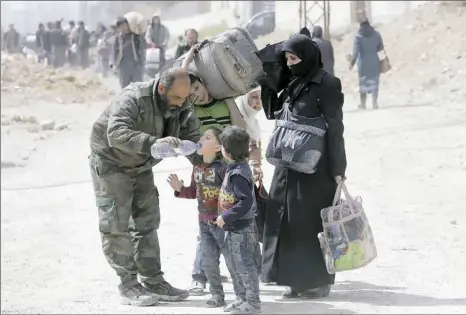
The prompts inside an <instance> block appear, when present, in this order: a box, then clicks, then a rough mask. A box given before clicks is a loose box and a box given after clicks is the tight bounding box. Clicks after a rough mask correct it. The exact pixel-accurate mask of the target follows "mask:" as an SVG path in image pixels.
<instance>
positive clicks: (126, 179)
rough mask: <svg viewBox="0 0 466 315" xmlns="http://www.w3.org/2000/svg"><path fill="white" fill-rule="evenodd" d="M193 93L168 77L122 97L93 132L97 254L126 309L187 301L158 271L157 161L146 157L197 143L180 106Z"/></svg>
mask: <svg viewBox="0 0 466 315" xmlns="http://www.w3.org/2000/svg"><path fill="white" fill-rule="evenodd" d="M190 87H191V84H190V81H189V76H188V73H187V72H186V70H184V69H180V68H171V69H168V70H167V71H165V72H164V73H163V74H162V75H161V77H160V79H159V80H152V81H149V82H138V83H133V84H131V85H129V86H128V87H127V88H125V89H123V90H122V91H121V92H120V94H119V95H118V96H117V97H116V98H115V99H114V100H113V101H112V102H111V103H110V105H109V106H108V107H107V109H106V110H105V111H104V112H103V114H102V115H101V116H100V117H99V118H98V119H97V121H96V122H95V123H94V125H93V129H92V135H91V155H90V157H89V160H90V168H91V176H92V181H93V185H94V191H95V197H96V204H97V207H98V210H99V229H100V233H101V237H102V248H103V251H104V255H105V257H106V258H107V260H108V262H109V264H110V266H111V267H112V268H113V269H114V270H115V271H116V273H117V274H118V276H120V278H121V283H120V284H119V293H120V296H121V302H122V303H124V304H130V305H138V306H148V305H155V304H157V302H158V301H159V300H163V301H180V300H184V299H186V298H187V297H188V295H189V293H188V291H187V290H180V289H176V288H174V287H172V286H171V285H170V284H169V283H168V282H166V281H165V280H164V278H163V272H162V271H161V263H160V248H159V240H158V237H157V229H158V227H159V224H160V210H159V195H158V191H157V188H156V187H155V185H154V178H153V173H152V167H153V166H154V165H156V164H157V163H159V162H160V160H156V159H154V158H153V157H152V156H151V146H152V145H153V144H154V143H161V142H162V143H163V142H165V143H170V144H172V145H173V146H177V145H179V144H180V139H186V140H191V141H196V142H197V141H198V140H199V138H200V133H199V127H200V123H199V121H198V120H197V118H196V117H195V116H194V115H193V114H192V112H191V109H190V107H189V106H187V105H185V103H187V102H185V101H186V99H187V96H188V94H189V91H190ZM133 229H134V230H133ZM133 244H134V245H133ZM138 275H139V277H140V281H141V282H139V281H138V278H137V276H138Z"/></svg>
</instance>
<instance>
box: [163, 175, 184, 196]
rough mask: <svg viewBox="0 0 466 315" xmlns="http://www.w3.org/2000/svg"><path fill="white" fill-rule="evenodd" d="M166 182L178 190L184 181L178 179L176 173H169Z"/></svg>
mask: <svg viewBox="0 0 466 315" xmlns="http://www.w3.org/2000/svg"><path fill="white" fill-rule="evenodd" d="M167 182H168V184H170V186H171V188H173V189H174V190H175V191H177V192H180V191H181V188H182V187H183V186H184V182H183V181H182V180H180V179H179V178H178V176H177V175H176V174H170V176H168V179H167Z"/></svg>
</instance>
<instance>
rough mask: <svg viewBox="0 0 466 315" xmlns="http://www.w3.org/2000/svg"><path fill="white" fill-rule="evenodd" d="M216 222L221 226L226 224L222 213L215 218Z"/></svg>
mask: <svg viewBox="0 0 466 315" xmlns="http://www.w3.org/2000/svg"><path fill="white" fill-rule="evenodd" d="M215 223H217V225H218V226H219V227H221V228H222V227H223V226H224V225H225V221H223V218H222V216H221V215H219V216H218V217H217V220H215Z"/></svg>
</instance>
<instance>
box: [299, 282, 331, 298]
mask: <svg viewBox="0 0 466 315" xmlns="http://www.w3.org/2000/svg"><path fill="white" fill-rule="evenodd" d="M330 287H331V285H324V286H322V287H320V288H317V289H310V290H305V291H303V292H300V293H299V297H300V298H302V299H308V300H314V299H322V298H325V297H328V296H329V295H330Z"/></svg>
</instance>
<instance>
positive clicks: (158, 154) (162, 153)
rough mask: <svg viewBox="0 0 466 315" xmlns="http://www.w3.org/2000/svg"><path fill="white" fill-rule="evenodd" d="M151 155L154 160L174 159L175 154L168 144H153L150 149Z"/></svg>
mask: <svg viewBox="0 0 466 315" xmlns="http://www.w3.org/2000/svg"><path fill="white" fill-rule="evenodd" d="M150 153H151V155H152V156H153V157H154V158H156V159H164V158H168V157H175V156H176V155H177V154H176V152H175V150H174V149H173V148H172V146H171V145H170V144H169V143H165V142H160V143H154V144H153V145H152V147H151V148H150Z"/></svg>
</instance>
